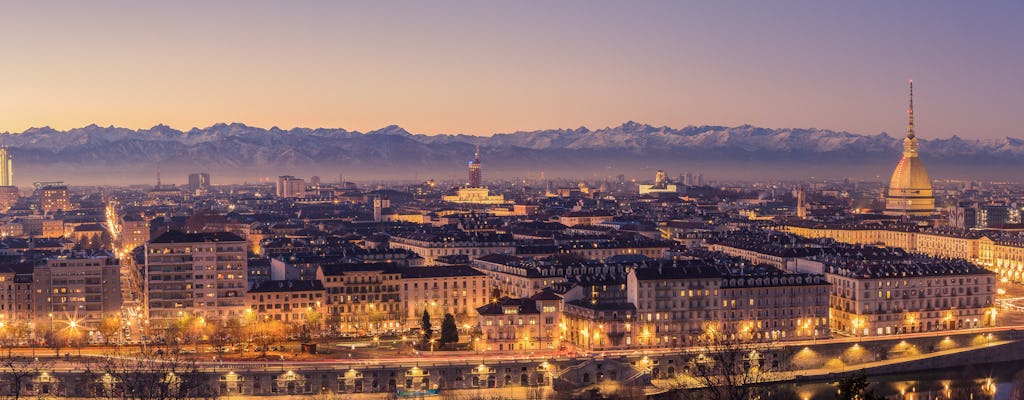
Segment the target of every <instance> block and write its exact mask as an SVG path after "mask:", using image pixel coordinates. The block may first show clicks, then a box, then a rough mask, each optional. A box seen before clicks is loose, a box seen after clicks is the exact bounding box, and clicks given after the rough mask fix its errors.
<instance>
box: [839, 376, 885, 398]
mask: <svg viewBox="0 0 1024 400" xmlns="http://www.w3.org/2000/svg"><path fill="white" fill-rule="evenodd" d="M869 385H871V384H870V383H868V377H867V375H865V374H864V371H861V372H860V373H857V374H854V375H851V376H848V377H846V378H843V379H840V380H839V384H838V385H837V387H836V400H881V399H882V398H881V397H877V396H875V394H874V391H873V390H867V388H868V386H869Z"/></svg>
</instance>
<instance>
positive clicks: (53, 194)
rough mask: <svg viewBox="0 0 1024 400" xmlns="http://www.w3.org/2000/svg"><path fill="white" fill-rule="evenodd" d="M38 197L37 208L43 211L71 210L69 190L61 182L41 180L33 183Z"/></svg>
mask: <svg viewBox="0 0 1024 400" xmlns="http://www.w3.org/2000/svg"><path fill="white" fill-rule="evenodd" d="M35 188H36V191H35V194H36V197H38V198H39V209H40V210H41V211H43V212H44V213H47V214H49V213H54V212H57V211H71V210H72V209H73V208H72V205H71V192H70V191H69V190H68V187H67V186H65V185H64V183H63V182H42V183H36V184H35Z"/></svg>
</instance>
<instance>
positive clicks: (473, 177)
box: [469, 146, 484, 188]
mask: <svg viewBox="0 0 1024 400" xmlns="http://www.w3.org/2000/svg"><path fill="white" fill-rule="evenodd" d="M483 186H484V169H483V164H481V163H480V146H476V153H475V154H474V155H473V161H470V162H469V187H471V188H482V187H483Z"/></svg>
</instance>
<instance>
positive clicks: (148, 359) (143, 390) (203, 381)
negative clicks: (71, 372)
mask: <svg viewBox="0 0 1024 400" xmlns="http://www.w3.org/2000/svg"><path fill="white" fill-rule="evenodd" d="M82 370H83V371H84V374H85V375H86V379H85V381H91V382H95V384H94V386H93V387H92V390H91V393H85V394H86V395H87V396H84V397H93V398H108V399H119V400H149V399H156V400H185V399H196V398H214V397H215V396H216V392H215V391H214V390H213V388H211V387H210V385H209V383H208V380H207V378H206V377H205V376H204V375H203V373H202V372H201V371H200V370H199V367H198V366H197V365H196V363H195V361H194V360H187V359H184V358H181V357H180V356H179V355H177V354H173V353H153V352H141V353H127V352H122V351H120V350H118V351H116V352H115V353H114V354H111V355H108V356H107V357H103V358H99V357H90V358H88V359H85V360H83V361H82Z"/></svg>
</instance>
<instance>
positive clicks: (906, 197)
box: [884, 81, 935, 217]
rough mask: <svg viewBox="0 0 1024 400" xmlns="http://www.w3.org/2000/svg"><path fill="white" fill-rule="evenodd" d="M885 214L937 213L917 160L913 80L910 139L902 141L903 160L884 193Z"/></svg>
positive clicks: (897, 166)
mask: <svg viewBox="0 0 1024 400" xmlns="http://www.w3.org/2000/svg"><path fill="white" fill-rule="evenodd" d="M884 213H885V214H886V215H894V216H903V217H924V216H929V215H931V214H933V213H935V196H934V194H933V193H932V182H931V179H929V177H928V171H926V170H925V169H924V163H922V162H921V159H920V158H919V157H918V150H917V135H916V134H915V132H914V81H910V108H909V109H907V137H906V138H905V139H903V158H901V159H900V162H899V163H898V164H896V169H895V170H894V171H893V172H892V179H890V180H889V188H888V190H887V191H886V194H885V211H884Z"/></svg>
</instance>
